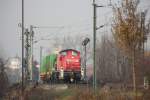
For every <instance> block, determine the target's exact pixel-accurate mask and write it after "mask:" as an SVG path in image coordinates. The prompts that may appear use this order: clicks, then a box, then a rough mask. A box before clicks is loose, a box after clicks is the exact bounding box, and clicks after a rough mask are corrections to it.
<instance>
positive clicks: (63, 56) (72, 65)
mask: <svg viewBox="0 0 150 100" xmlns="http://www.w3.org/2000/svg"><path fill="white" fill-rule="evenodd" d="M57 72H59V79H64V80H66V81H71V82H72V81H75V80H76V81H79V80H80V79H81V60H80V52H79V51H77V50H74V49H66V50H62V51H60V52H59V54H58V56H57Z"/></svg>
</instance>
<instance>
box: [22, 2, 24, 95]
mask: <svg viewBox="0 0 150 100" xmlns="http://www.w3.org/2000/svg"><path fill="white" fill-rule="evenodd" d="M21 85H22V94H23V91H24V0H22V84H21Z"/></svg>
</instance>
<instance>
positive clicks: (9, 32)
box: [0, 0, 150, 57]
mask: <svg viewBox="0 0 150 100" xmlns="http://www.w3.org/2000/svg"><path fill="white" fill-rule="evenodd" d="M24 1H25V27H29V25H35V26H58V27H59V26H63V27H64V28H63V29H61V30H59V29H35V32H36V34H35V37H36V39H39V38H40V37H41V36H46V35H49V38H52V39H53V38H54V37H55V36H63V35H65V34H66V33H68V34H70V35H71V34H81V33H82V34H85V35H86V34H90V35H92V16H93V15H92V14H93V12H92V11H93V9H92V0H24ZM113 1H115V2H117V1H118V0H112V2H113ZM97 3H98V4H104V5H107V4H108V3H109V0H97ZM113 3H114V2H113ZM141 3H142V7H141V8H143V9H144V8H150V0H141ZM97 16H98V25H101V24H103V23H105V21H109V20H110V18H111V16H112V15H111V8H101V9H98V15H97ZM19 23H21V0H0V52H2V51H3V52H4V51H5V52H4V54H5V55H6V57H10V56H11V57H13V56H15V55H19V56H20V55H21V40H20V36H21V28H19V27H18V24H19ZM45 44H47V45H48V43H47V42H46V41H42V42H40V43H38V44H36V45H35V46H34V48H37V49H39V46H40V45H45ZM38 52H39V50H36V49H35V54H37V53H38Z"/></svg>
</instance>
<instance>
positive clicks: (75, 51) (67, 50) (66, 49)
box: [59, 49, 79, 53]
mask: <svg viewBox="0 0 150 100" xmlns="http://www.w3.org/2000/svg"><path fill="white" fill-rule="evenodd" d="M66 51H75V52H79V51H77V50H75V49H65V50H61V51H60V52H59V53H61V52H66Z"/></svg>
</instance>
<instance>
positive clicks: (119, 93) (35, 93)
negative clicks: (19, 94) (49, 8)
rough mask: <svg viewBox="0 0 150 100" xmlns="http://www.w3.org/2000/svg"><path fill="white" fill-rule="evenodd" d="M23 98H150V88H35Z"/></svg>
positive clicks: (45, 99) (42, 99) (149, 99)
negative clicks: (128, 89)
mask: <svg viewBox="0 0 150 100" xmlns="http://www.w3.org/2000/svg"><path fill="white" fill-rule="evenodd" d="M7 100H12V99H7ZM16 100H20V99H16ZM23 100H150V90H147V91H140V92H139V91H138V92H137V94H134V93H133V92H132V91H123V90H115V89H114V90H105V89H99V90H97V91H96V93H94V92H93V91H92V89H86V88H79V87H72V88H68V89H66V90H59V91H58V90H57V91H56V90H53V89H50V90H44V89H41V88H34V89H31V90H30V91H26V92H25V94H24V99H23Z"/></svg>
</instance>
